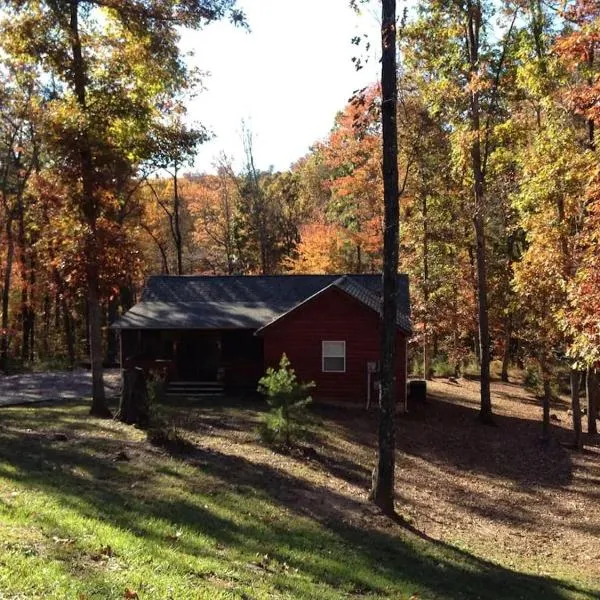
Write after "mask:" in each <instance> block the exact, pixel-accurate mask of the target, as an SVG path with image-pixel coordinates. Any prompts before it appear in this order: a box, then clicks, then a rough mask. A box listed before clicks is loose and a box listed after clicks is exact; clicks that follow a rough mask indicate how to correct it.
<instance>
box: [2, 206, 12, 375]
mask: <svg viewBox="0 0 600 600" xmlns="http://www.w3.org/2000/svg"><path fill="white" fill-rule="evenodd" d="M12 221H13V220H12V217H11V216H10V215H9V216H8V218H7V220H6V227H5V232H6V269H5V271H4V282H3V286H2V321H1V322H0V369H2V370H3V371H4V372H6V371H7V370H8V346H9V343H8V341H9V334H8V327H9V325H10V322H9V319H8V317H9V314H8V312H9V300H10V287H11V283H12V270H13V261H14V255H15V243H14V239H13V230H12Z"/></svg>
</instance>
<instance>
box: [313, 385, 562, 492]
mask: <svg viewBox="0 0 600 600" xmlns="http://www.w3.org/2000/svg"><path fill="white" fill-rule="evenodd" d="M320 413H321V414H322V415H324V416H326V418H327V419H329V420H330V421H332V422H333V423H335V425H336V426H338V427H341V428H342V429H343V431H344V437H346V438H347V439H350V440H352V441H353V442H355V443H356V444H359V445H361V446H364V447H374V443H375V440H376V438H375V435H376V431H377V429H376V418H377V417H376V414H375V413H372V412H371V413H366V412H363V413H358V414H357V413H351V412H346V413H345V412H344V411H340V410H337V411H334V410H332V409H330V408H323V409H320ZM477 414H478V410H477V409H476V408H471V407H469V406H465V405H463V404H456V403H453V402H449V401H446V400H445V399H443V398H439V397H436V396H429V397H428V400H427V403H426V404H424V405H420V406H417V407H415V408H414V409H413V410H412V411H411V412H410V413H408V414H406V415H399V416H398V418H397V435H396V440H397V448H398V450H399V451H400V452H401V453H405V454H407V455H409V456H415V457H419V458H422V459H424V460H426V461H427V462H429V463H431V464H435V465H439V466H442V467H449V468H452V469H455V470H457V471H468V472H473V473H478V474H482V475H487V476H492V477H498V478H499V479H506V480H510V481H512V482H514V483H515V484H517V485H518V486H519V487H520V488H522V489H524V490H527V489H531V488H533V487H543V488H551V489H556V488H562V487H564V486H566V485H568V484H569V483H570V482H571V480H572V477H573V464H572V457H571V454H570V453H569V451H568V450H567V449H566V448H564V447H563V446H562V445H561V444H560V443H556V442H557V441H565V440H567V439H568V432H564V430H562V429H559V428H555V431H554V435H555V441H554V442H553V443H549V444H542V443H541V441H540V434H541V425H540V424H539V423H537V422H535V421H531V420H528V419H520V418H516V417H508V416H504V415H498V416H496V417H495V419H496V422H497V424H498V427H484V426H482V425H481V424H480V423H479V422H478V420H477Z"/></svg>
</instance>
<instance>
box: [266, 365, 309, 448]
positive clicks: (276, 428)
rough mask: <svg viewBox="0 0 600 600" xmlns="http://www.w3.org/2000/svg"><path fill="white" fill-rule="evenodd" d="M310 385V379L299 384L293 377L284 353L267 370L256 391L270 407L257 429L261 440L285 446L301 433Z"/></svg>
mask: <svg viewBox="0 0 600 600" xmlns="http://www.w3.org/2000/svg"><path fill="white" fill-rule="evenodd" d="M313 387H315V383H314V381H311V382H308V383H304V382H302V383H301V382H299V381H298V380H297V378H296V372H295V371H294V369H292V368H291V363H290V361H289V359H288V357H287V356H286V355H285V354H283V355H282V356H281V360H280V361H279V367H278V368H277V369H274V368H273V367H269V368H268V369H267V372H266V374H265V375H264V377H262V378H261V379H260V381H259V382H258V391H259V392H260V393H261V394H263V395H264V396H265V398H266V400H267V402H268V403H269V406H270V407H271V408H270V410H269V412H268V413H267V414H266V415H265V418H264V421H263V423H262V424H261V428H260V434H261V437H262V438H263V440H264V441H265V442H267V443H269V444H273V445H275V446H283V447H286V448H287V447H290V446H291V445H292V443H293V441H294V440H296V439H297V438H298V437H299V436H300V435H301V434H302V431H303V421H304V420H305V411H306V407H307V406H308V404H309V403H310V402H311V401H312V398H311V397H310V396H309V395H308V391H309V390H310V389H311V388H313Z"/></svg>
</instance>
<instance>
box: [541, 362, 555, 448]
mask: <svg viewBox="0 0 600 600" xmlns="http://www.w3.org/2000/svg"><path fill="white" fill-rule="evenodd" d="M538 362H539V365H540V372H541V374H542V385H543V389H544V392H543V394H544V395H543V396H542V440H543V441H547V440H548V439H550V401H551V400H552V389H551V388H550V373H549V372H548V365H547V363H546V358H545V357H544V356H543V355H540V357H539V359H538Z"/></svg>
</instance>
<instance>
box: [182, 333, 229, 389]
mask: <svg viewBox="0 0 600 600" xmlns="http://www.w3.org/2000/svg"><path fill="white" fill-rule="evenodd" d="M220 360H221V337H220V335H219V333H218V332H204V331H197V332H196V331H194V332H188V333H184V334H182V336H181V339H180V340H179V343H178V344H177V367H178V371H179V378H180V379H181V380H182V381H216V380H217V372H218V369H219V364H220Z"/></svg>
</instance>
